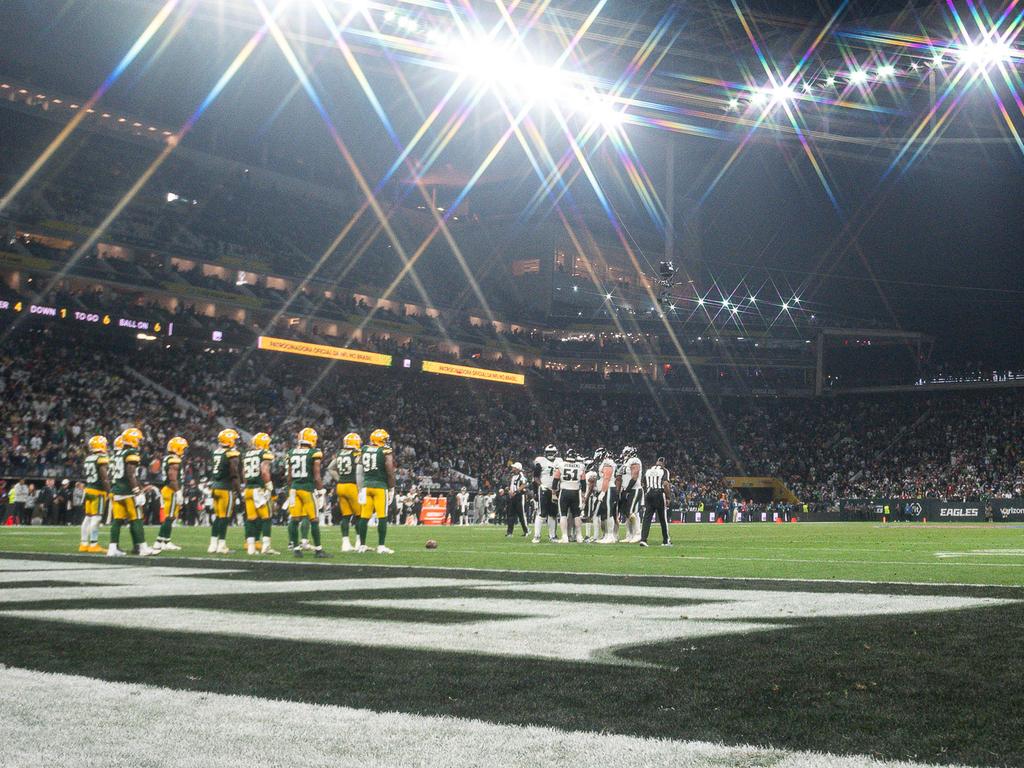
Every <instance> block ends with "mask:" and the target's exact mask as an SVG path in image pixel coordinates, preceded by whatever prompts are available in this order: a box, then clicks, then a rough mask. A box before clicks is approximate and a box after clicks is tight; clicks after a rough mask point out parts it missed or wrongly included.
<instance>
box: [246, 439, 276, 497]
mask: <svg viewBox="0 0 1024 768" xmlns="http://www.w3.org/2000/svg"><path fill="white" fill-rule="evenodd" d="M273 460H274V454H272V453H271V452H270V451H267V450H264V449H263V448H250V449H249V450H248V451H246V452H245V453H244V454H242V479H244V480H245V484H246V485H248V486H251V487H256V486H257V485H260V486H261V485H263V462H264V461H273Z"/></svg>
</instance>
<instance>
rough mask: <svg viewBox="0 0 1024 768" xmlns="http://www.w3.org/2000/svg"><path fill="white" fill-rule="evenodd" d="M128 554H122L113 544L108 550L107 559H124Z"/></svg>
mask: <svg viewBox="0 0 1024 768" xmlns="http://www.w3.org/2000/svg"><path fill="white" fill-rule="evenodd" d="M127 554H128V553H127V552H122V551H121V550H120V549H118V548H117V547H116V546H114V545H113V544H111V545H110V548H109V549H108V550H107V557H124V556H125V555H127Z"/></svg>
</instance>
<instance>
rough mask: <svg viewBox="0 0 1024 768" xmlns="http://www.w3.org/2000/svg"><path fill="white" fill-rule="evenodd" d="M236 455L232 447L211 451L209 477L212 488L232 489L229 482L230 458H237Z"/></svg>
mask: <svg viewBox="0 0 1024 768" xmlns="http://www.w3.org/2000/svg"><path fill="white" fill-rule="evenodd" d="M238 455H239V454H238V451H236V450H235V449H234V448H218V449H217V450H216V451H214V452H213V460H212V462H211V464H210V479H211V480H212V481H213V487H214V488H216V489H218V490H222V491H231V490H234V486H232V484H231V459H235V458H238Z"/></svg>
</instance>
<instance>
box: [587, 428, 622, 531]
mask: <svg viewBox="0 0 1024 768" xmlns="http://www.w3.org/2000/svg"><path fill="white" fill-rule="evenodd" d="M593 462H594V465H595V466H596V467H597V481H596V483H595V488H594V490H595V492H596V493H597V504H596V506H597V523H596V525H597V529H596V530H595V531H594V542H595V543H597V544H614V543H615V541H616V538H615V533H614V530H615V514H616V507H617V502H618V499H619V492H618V488H616V477H615V470H616V466H615V460H614V459H612V458H611V457H610V456H609V455H608V453H607V451H605V449H604V448H598V449H597V451H596V452H595V453H594V459H593Z"/></svg>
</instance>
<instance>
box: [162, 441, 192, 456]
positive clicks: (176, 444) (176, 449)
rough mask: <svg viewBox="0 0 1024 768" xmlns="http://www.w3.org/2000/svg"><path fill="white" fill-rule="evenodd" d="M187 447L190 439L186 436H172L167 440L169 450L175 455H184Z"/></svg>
mask: <svg viewBox="0 0 1024 768" xmlns="http://www.w3.org/2000/svg"><path fill="white" fill-rule="evenodd" d="M186 448H188V440H186V439H185V438H184V437H172V438H171V439H170V440H168V441H167V452H168V453H173V454H174V455H175V456H184V455H185V449H186Z"/></svg>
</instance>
